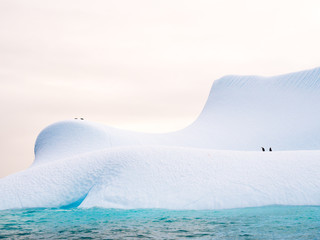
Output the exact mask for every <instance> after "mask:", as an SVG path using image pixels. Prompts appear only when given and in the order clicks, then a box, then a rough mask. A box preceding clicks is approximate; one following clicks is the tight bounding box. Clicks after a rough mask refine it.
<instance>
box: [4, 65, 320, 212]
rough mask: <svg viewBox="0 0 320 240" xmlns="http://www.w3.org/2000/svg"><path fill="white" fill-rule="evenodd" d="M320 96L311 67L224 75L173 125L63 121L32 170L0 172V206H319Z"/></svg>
mask: <svg viewBox="0 0 320 240" xmlns="http://www.w3.org/2000/svg"><path fill="white" fill-rule="evenodd" d="M319 104H320V68H315V69H312V70H307V71H301V72H297V73H290V74H285V75H280V76H274V77H260V76H233V75H232V76H225V77H222V78H221V79H218V80H216V81H214V83H213V85H212V89H211V92H210V94H209V97H208V100H207V103H206V104H205V107H204V109H203V111H202V113H201V114H200V116H199V117H198V119H197V120H196V121H195V122H194V123H193V124H191V125H190V126H188V127H187V128H185V129H183V130H180V131H176V132H171V133H166V134H149V133H139V132H133V131H126V130H121V129H117V128H113V127H110V126H105V125H102V124H98V123H94V122H90V121H86V120H85V121H81V120H68V121H62V122H58V123H55V124H52V125H50V126H48V127H47V128H45V129H44V130H43V131H42V132H41V133H40V134H39V136H38V137H37V140H36V143H35V160H34V162H33V164H32V165H31V166H30V167H29V168H28V169H26V170H24V171H21V172H18V173H15V174H12V175H10V176H7V177H5V178H2V179H0V196H1V197H0V210H3V209H13V208H34V207H83V208H90V207H104V208H166V209H224V208H240V207H256V206H264V205H274V204H281V205H320V191H319V189H320V175H319V171H320V106H319ZM261 147H264V148H265V149H266V151H265V152H262V151H261ZM269 147H271V148H272V149H273V151H272V152H270V151H268V150H269Z"/></svg>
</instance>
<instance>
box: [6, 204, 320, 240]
mask: <svg viewBox="0 0 320 240" xmlns="http://www.w3.org/2000/svg"><path fill="white" fill-rule="evenodd" d="M0 238H4V239H189V238H194V239H320V207H319V206H269V207H258V208H242V209H229V210H219V211H213V210H210V211H176V210H175V211H173V210H163V209H135V210H119V209H101V208H92V209H80V208H72V209H24V210H5V211H0Z"/></svg>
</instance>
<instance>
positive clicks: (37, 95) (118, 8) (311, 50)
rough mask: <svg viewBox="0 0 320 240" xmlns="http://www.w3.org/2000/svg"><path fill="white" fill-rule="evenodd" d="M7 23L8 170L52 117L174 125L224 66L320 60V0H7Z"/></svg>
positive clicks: (270, 71) (1, 75)
mask: <svg viewBox="0 0 320 240" xmlns="http://www.w3.org/2000/svg"><path fill="white" fill-rule="evenodd" d="M0 30H1V31H0V109H1V113H2V115H1V119H0V121H1V122H0V123H1V124H0V128H1V136H0V143H1V144H0V146H1V147H0V148H1V158H0V177H4V176H6V175H9V174H11V173H14V172H17V171H20V170H23V169H25V168H27V167H28V166H29V165H30V164H31V163H32V161H33V159H34V155H33V147H34V142H35V140H36V137H37V135H38V134H39V132H40V131H41V130H42V129H43V128H45V127H46V126H48V125H49V124H51V123H54V122H56V121H61V120H66V119H72V118H74V117H84V118H85V119H87V120H91V121H97V122H102V123H105V124H107V125H111V126H114V127H120V128H126V129H132V130H139V131H148V132H165V131H172V130H176V129H181V128H183V127H185V126H187V125H188V124H190V123H191V122H193V121H194V120H195V118H196V117H197V116H198V114H199V113H200V112H201V110H202V107H203V105H204V103H205V101H206V98H207V96H208V93H209V91H210V87H211V85H212V83H213V81H214V80H215V79H218V78H220V77H222V76H223V75H227V74H242V75H244V74H250V75H252V74H254V75H265V76H271V75H276V74H282V73H287V72H294V71H299V70H304V69H309V68H314V67H318V66H320V1H319V0H314V1H312V0H304V1H294V0H293V1H292V0H291V1H289V0H283V1H282V0H268V1H259V0H248V1H242V0H207V1H205V0H194V1H188V0H158V1H155V0H115V1H108V0H105V1H102V0H90V1H89V0H52V1H46V0H27V1H25V0H24V1H17V0H0Z"/></svg>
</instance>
